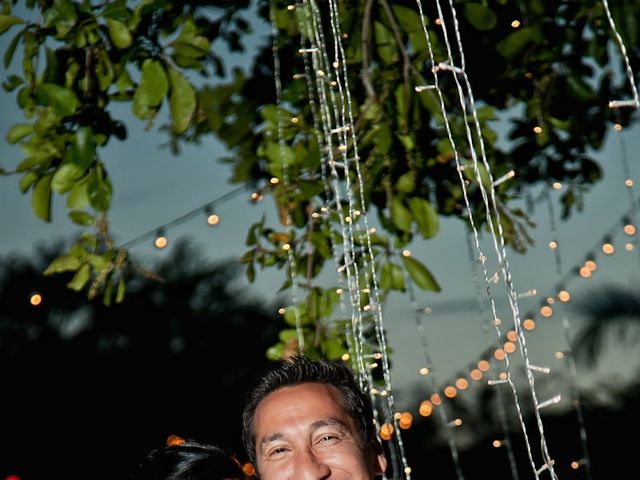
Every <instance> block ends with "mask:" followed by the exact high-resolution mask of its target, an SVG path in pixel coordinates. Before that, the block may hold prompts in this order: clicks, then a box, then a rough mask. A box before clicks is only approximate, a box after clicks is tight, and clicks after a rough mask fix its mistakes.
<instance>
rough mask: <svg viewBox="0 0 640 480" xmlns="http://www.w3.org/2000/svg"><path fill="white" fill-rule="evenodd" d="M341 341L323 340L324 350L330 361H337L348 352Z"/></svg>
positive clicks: (337, 339)
mask: <svg viewBox="0 0 640 480" xmlns="http://www.w3.org/2000/svg"><path fill="white" fill-rule="evenodd" d="M341 340H342V339H341V338H340V337H338V338H334V337H332V338H325V339H324V340H322V343H321V345H322V350H323V352H324V355H325V357H326V358H327V359H328V360H337V359H339V358H340V357H342V355H344V353H345V352H346V351H347V349H346V348H345V346H344V344H343V342H342V341H341Z"/></svg>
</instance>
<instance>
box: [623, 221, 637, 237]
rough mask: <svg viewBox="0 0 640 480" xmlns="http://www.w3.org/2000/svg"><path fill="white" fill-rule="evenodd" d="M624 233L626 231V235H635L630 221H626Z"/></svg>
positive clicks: (634, 229)
mask: <svg viewBox="0 0 640 480" xmlns="http://www.w3.org/2000/svg"><path fill="white" fill-rule="evenodd" d="M624 233H626V234H627V235H635V234H636V227H635V226H634V225H632V224H631V223H627V224H626V225H625V226H624Z"/></svg>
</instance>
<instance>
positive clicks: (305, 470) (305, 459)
mask: <svg viewBox="0 0 640 480" xmlns="http://www.w3.org/2000/svg"><path fill="white" fill-rule="evenodd" d="M295 462H296V464H295V465H296V466H295V470H296V473H295V480H323V479H327V478H329V477H330V476H331V469H330V468H329V465H327V464H326V463H325V462H324V461H323V460H322V458H321V457H319V456H318V455H316V454H315V453H314V452H313V451H312V450H305V451H302V452H299V453H298V455H296V460H295Z"/></svg>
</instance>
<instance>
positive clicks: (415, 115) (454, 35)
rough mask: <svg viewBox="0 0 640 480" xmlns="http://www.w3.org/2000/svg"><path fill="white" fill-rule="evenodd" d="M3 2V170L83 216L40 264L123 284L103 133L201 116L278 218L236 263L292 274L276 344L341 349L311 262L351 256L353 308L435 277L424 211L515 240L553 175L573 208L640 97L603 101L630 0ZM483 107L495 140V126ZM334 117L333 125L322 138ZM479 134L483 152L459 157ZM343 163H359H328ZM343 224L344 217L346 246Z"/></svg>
mask: <svg viewBox="0 0 640 480" xmlns="http://www.w3.org/2000/svg"><path fill="white" fill-rule="evenodd" d="M17 4H18V2H14V1H3V2H2V9H1V11H0V34H2V35H9V36H11V41H10V42H9V44H8V48H7V49H6V51H5V52H4V67H5V68H6V69H8V68H10V67H11V66H12V65H13V64H14V63H17V62H20V66H21V68H20V69H19V73H16V74H11V75H9V76H8V77H7V78H6V79H5V80H4V82H3V88H4V89H5V91H7V92H11V93H12V94H14V95H15V97H16V101H17V102H18V105H19V107H20V109H21V110H22V111H23V113H24V119H21V120H20V121H18V122H17V123H16V124H15V125H14V126H13V127H12V128H11V129H10V130H9V131H8V132H7V134H6V139H7V141H8V142H9V143H12V144H19V145H20V147H21V149H22V152H23V155H24V158H23V159H22V160H21V161H20V162H19V163H17V164H16V165H15V166H12V167H11V171H4V172H3V173H5V174H8V173H19V185H20V189H21V190H22V191H23V192H24V193H26V194H29V195H30V196H31V204H32V206H33V212H34V214H35V215H36V216H37V217H38V218H40V219H42V220H43V221H45V222H47V221H50V218H51V202H52V201H53V197H54V196H55V195H59V196H62V197H63V198H64V199H65V201H66V205H67V207H68V209H69V217H70V218H71V220H72V221H73V222H75V223H77V224H79V225H83V226H86V227H87V230H86V232H85V233H84V234H83V235H82V236H81V238H79V240H78V242H77V243H76V244H75V245H73V246H72V247H71V248H70V249H69V251H68V252H67V253H66V254H64V255H61V256H59V257H58V258H56V259H54V260H53V261H52V263H51V264H50V265H49V267H48V268H47V269H46V271H45V273H46V274H57V273H63V272H73V274H74V275H73V277H72V278H71V280H70V281H69V283H68V286H69V287H70V288H72V289H74V290H77V291H86V292H87V293H88V294H89V296H92V297H93V296H97V295H98V294H100V295H102V297H103V299H104V301H105V302H106V303H110V302H112V301H114V300H115V302H120V301H122V299H123V298H124V296H125V294H126V291H127V285H126V279H127V278H128V276H127V275H126V272H127V270H128V269H131V268H132V267H134V265H133V263H132V262H131V261H130V259H129V256H128V253H127V251H126V250H125V249H122V248H120V247H119V246H118V245H116V244H114V242H113V241H112V239H111V234H110V232H109V228H108V225H109V222H108V212H109V207H110V202H111V196H112V191H113V188H115V187H117V186H114V185H112V183H111V180H110V174H109V159H108V158H103V155H102V154H101V152H102V151H103V150H102V149H103V148H104V147H105V146H106V145H107V144H108V143H109V142H116V141H127V122H132V121H142V122H145V124H146V125H147V127H148V129H150V130H151V129H156V130H158V131H160V132H162V133H163V134H165V135H167V137H168V139H169V141H170V143H171V145H172V147H173V149H174V151H175V153H176V154H178V153H179V152H180V149H181V147H182V146H184V145H186V144H190V143H193V142H198V141H200V140H201V139H203V138H205V137H207V136H212V135H213V136H215V137H216V138H218V139H219V140H221V141H222V142H223V144H224V145H225V146H226V147H227V148H228V151H229V155H228V156H227V157H225V158H223V159H221V160H222V161H224V162H228V163H230V164H231V165H232V168H233V176H232V180H233V182H236V183H239V184H247V185H251V186H252V187H253V188H255V191H256V193H255V195H256V197H260V196H263V195H268V196H270V197H271V198H272V199H273V201H274V205H275V208H276V209H277V211H278V213H279V215H278V218H279V220H280V221H279V223H278V224H276V225H271V224H266V222H265V221H264V220H263V221H261V222H258V223H256V224H254V225H251V226H247V230H248V233H247V253H246V254H245V255H244V256H243V262H244V263H245V265H246V269H247V270H246V271H247V275H248V277H249V279H250V280H252V279H253V278H254V274H255V269H256V268H282V269H283V270H284V271H285V274H284V279H283V286H282V288H283V290H287V289H293V288H297V289H299V290H300V291H302V292H303V295H300V296H299V298H298V296H297V295H295V296H294V297H295V300H296V301H297V304H296V305H291V306H290V308H286V309H285V310H284V314H283V315H284V319H285V321H286V322H287V323H288V324H289V327H290V328H288V329H285V330H283V331H282V332H281V335H280V342H279V343H278V344H277V345H275V346H274V347H273V348H271V349H270V350H269V355H270V357H272V358H277V357H280V356H282V355H284V354H286V353H287V352H288V351H291V350H295V349H297V348H299V347H300V344H301V343H302V342H303V343H304V344H305V349H306V350H307V352H308V353H309V354H312V355H320V356H326V357H330V358H336V357H339V356H340V355H342V354H343V353H344V352H345V351H346V350H347V347H348V334H349V332H348V327H347V325H348V319H345V318H343V316H344V315H343V314H341V313H340V312H339V309H338V306H339V305H340V304H341V295H340V285H334V286H331V287H327V286H326V285H320V284H319V283H318V282H317V279H318V276H319V275H320V273H321V272H322V271H323V268H324V267H325V266H326V265H335V264H336V263H338V264H340V263H343V264H345V265H346V266H347V269H348V268H349V266H348V265H347V264H348V263H349V262H352V263H353V264H359V265H361V267H362V268H363V271H366V272H368V274H367V275H364V276H363V278H361V279H359V280H357V281H358V282H361V284H360V285H359V286H360V287H361V289H362V292H363V293H362V295H359V296H358V298H357V299H356V303H357V304H358V305H356V306H357V307H361V308H364V307H365V306H367V305H368V304H369V303H370V301H371V298H370V297H371V292H370V290H369V284H368V283H367V282H369V283H370V282H371V281H372V277H376V279H375V280H373V281H374V282H377V286H378V287H379V288H380V292H381V299H384V296H385V294H386V293H387V292H390V291H393V290H396V291H398V290H399V291H403V290H405V289H407V288H408V283H407V282H411V283H412V284H415V285H416V286H417V287H419V288H422V289H425V290H428V291H438V290H439V288H440V287H439V285H438V282H437V279H436V278H434V276H433V275H432V274H431V272H430V271H429V269H428V266H427V265H424V264H423V263H422V262H421V261H419V260H418V259H416V258H414V257H411V256H405V255H402V250H403V248H404V247H406V246H407V245H409V243H411V242H412V241H414V240H415V239H429V238H432V237H433V236H435V235H437V234H438V230H439V217H440V216H449V217H456V218H460V219H461V221H463V222H466V223H469V213H472V214H473V218H475V221H476V222H477V224H478V225H479V226H482V225H487V224H488V223H489V222H491V221H492V220H493V221H497V222H499V225H500V227H501V229H502V232H503V233H504V240H505V242H506V243H507V244H508V245H509V246H510V247H512V248H513V249H514V250H515V251H518V252H524V251H525V250H526V249H527V246H528V245H529V244H530V242H531V241H532V240H531V236H530V229H531V228H532V225H530V224H529V223H528V221H527V220H528V219H527V214H526V212H524V211H522V210H520V209H517V208H513V206H512V204H513V200H514V199H517V198H522V197H523V196H525V195H535V194H536V193H539V192H540V190H541V189H542V190H544V188H548V186H549V185H550V184H551V183H552V182H562V183H563V184H564V185H565V187H566V188H565V190H564V193H563V195H562V197H561V202H562V206H563V210H562V212H563V213H562V215H563V217H567V216H569V215H570V214H571V213H572V212H573V211H574V210H575V209H580V208H581V201H582V197H583V195H584V194H586V192H588V190H589V186H590V185H592V184H594V183H596V182H597V181H598V180H599V179H600V178H601V176H602V171H601V166H600V165H599V164H598V163H597V161H596V160H594V158H593V157H592V153H593V152H594V151H597V150H598V149H599V148H601V147H602V145H603V142H604V140H605V138H606V136H607V134H608V132H610V131H612V129H613V127H614V125H618V126H619V127H621V128H624V127H626V126H628V125H630V124H631V123H632V122H633V121H635V120H637V108H610V106H609V102H610V101H611V100H627V99H629V97H630V96H632V95H633V93H634V92H631V91H630V90H631V88H630V83H631V84H632V85H635V83H636V81H637V74H635V75H636V77H635V78H628V74H627V72H628V71H629V70H630V71H632V72H637V71H638V70H639V69H638V66H639V64H640V50H639V49H638V45H640V41H639V40H640V39H639V38H638V37H639V34H638V20H639V15H640V14H639V13H638V12H640V1H639V0H630V1H610V2H606V3H601V2H591V1H586V0H578V1H576V0H572V1H556V2H544V1H542V0H521V1H511V0H488V1H487V0H485V1H477V2H476V1H453V2H450V3H449V4H448V5H446V6H445V7H443V6H442V5H441V4H440V2H428V5H424V6H423V5H422V4H421V3H420V2H410V1H402V0H379V1H373V0H364V1H360V2H326V1H320V2H313V1H301V2H295V3H294V2H291V3H285V2H278V1H276V2H271V3H270V2H266V1H264V0H259V1H257V2H255V3H251V2H248V1H245V2H237V1H233V2H230V1H209V2H199V1H181V2H177V1H170V0H141V1H138V2H126V1H124V0H118V1H112V2H90V1H82V2H80V1H72V0H54V1H35V0H27V1H26V2H25V3H24V8H22V9H21V10H20V11H21V12H22V11H23V12H26V14H23V15H21V14H20V13H18V10H17V9H16V6H17ZM451 7H453V9H452V8H451ZM606 7H610V9H611V19H609V17H608V14H607V13H608V11H607V8H606ZM260 18H261V19H263V20H266V21H268V22H270V23H271V24H272V25H273V33H274V38H273V39H272V41H269V42H267V43H266V44H265V45H264V46H263V48H262V49H261V50H260V51H259V52H257V54H256V55H255V63H254V65H253V67H252V68H251V69H250V70H249V71H246V72H245V71H241V70H235V71H233V72H231V80H228V81H227V80H221V77H222V75H223V73H225V65H224V59H223V58H222V57H221V56H220V55H219V54H218V53H217V49H216V45H218V44H221V43H226V45H227V46H228V47H229V48H230V49H231V50H232V51H242V50H243V48H244V47H243V38H244V36H245V35H246V34H247V33H248V32H250V31H251V28H252V21H257V20H256V19H260ZM610 20H611V21H610ZM612 25H615V26H616V29H617V32H619V34H620V37H621V38H622V40H623V42H624V43H623V45H624V46H626V50H625V51H626V54H627V57H626V58H625V57H624V56H623V55H621V53H620V52H621V48H620V43H619V41H618V38H617V36H616V31H614V29H613V28H612ZM457 40H459V42H457ZM456 43H459V45H461V46H462V49H458V50H456V48H455V45H456ZM627 59H628V61H629V68H627V65H626V63H625V62H626V60H627ZM451 60H453V62H452V61H451ZM345 88H346V89H347V90H348V91H347V92H345V91H344V89H345ZM345 93H348V95H345ZM461 93H464V95H461ZM461 98H462V101H461V100H460V99H461ZM634 100H635V102H636V104H637V94H636V98H634ZM116 102H120V103H122V102H124V103H126V104H128V105H129V106H130V109H131V113H132V118H127V119H122V118H114V117H113V116H112V110H111V108H112V106H113V104H114V103H116ZM635 106H636V107H637V105H635ZM471 107H473V110H471ZM327 112H328V113H327ZM470 112H473V113H470ZM345 119H346V120H348V122H347V123H342V124H341V122H340V120H345ZM498 122H501V123H502V124H503V125H506V126H507V129H508V132H509V133H508V138H506V139H501V138H499V137H498V134H497V130H496V125H497V123H498ZM475 126H477V128H475ZM470 127H473V128H471V129H470ZM323 128H324V129H325V130H323ZM349 129H350V133H349V135H346V131H347V130H349ZM469 132H471V133H469ZM335 133H337V134H338V135H343V136H342V137H341V138H342V141H334V140H332V138H333V137H332V136H333V135H334V134H335ZM478 148H480V149H481V150H482V155H483V156H484V155H486V163H478V162H475V161H472V160H473V159H474V157H475V156H477V155H478V154H477V151H478ZM341 161H342V165H343V168H344V166H345V165H347V163H349V162H351V163H355V164H357V170H355V171H354V170H348V169H346V168H345V171H344V172H343V173H337V172H336V165H338V164H339V163H340V162H341ZM471 166H473V168H466V167H471ZM487 167H488V168H487ZM511 172H513V173H511ZM332 175H333V176H332ZM512 175H513V178H510V180H509V181H505V182H497V181H496V180H495V179H499V178H505V176H508V177H511V176H512ZM332 181H335V182H337V184H338V190H339V189H340V188H344V186H345V185H347V187H348V188H349V189H350V190H348V198H340V197H339V196H338V195H337V193H336V191H338V190H333V185H332V183H331V182H332ZM485 188H486V189H490V190H491V191H492V196H491V200H490V201H491V202H492V206H493V207H494V208H495V210H496V211H497V212H499V216H496V218H494V219H492V218H491V214H490V213H487V210H486V209H485V208H484V204H483V201H484V199H483V195H484V193H483V192H484V189H485ZM352 197H354V198H355V197H357V198H360V199H362V202H361V205H358V208H356V207H354V206H353V204H350V205H349V206H347V203H350V202H351V200H352ZM360 206H361V207H363V208H360ZM363 209H364V211H363ZM354 213H357V214H359V215H362V213H367V214H368V215H371V216H375V218H376V220H377V223H379V225H380V228H379V229H378V230H377V231H376V232H375V233H371V234H369V233H368V232H369V229H368V228H367V229H366V232H365V233H366V236H362V235H361V234H360V233H359V232H361V231H362V230H361V228H362V225H361V224H358V221H359V219H358V218H355V217H354ZM345 219H348V221H347V223H348V225H345ZM351 222H353V223H351ZM345 229H346V230H348V231H351V230H352V229H353V231H354V232H355V234H354V235H355V236H354V237H352V238H353V243H354V245H352V246H351V247H352V252H355V253H353V255H352V256H349V257H348V258H345V257H347V256H346V255H344V254H343V253H342V248H343V247H345V237H344V232H345ZM359 235H360V236H359ZM358 249H360V250H358ZM361 250H366V251H367V252H368V253H367V254H360V253H358V252H359V251H361ZM347 273H348V272H347ZM373 328H374V325H373V324H371V330H373ZM371 330H369V329H368V326H367V328H365V331H364V332H363V334H364V335H365V336H366V335H373V332H372V331H371Z"/></svg>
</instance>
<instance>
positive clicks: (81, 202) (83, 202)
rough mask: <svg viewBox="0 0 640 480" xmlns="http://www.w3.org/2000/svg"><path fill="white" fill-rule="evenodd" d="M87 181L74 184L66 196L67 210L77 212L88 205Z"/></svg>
mask: <svg viewBox="0 0 640 480" xmlns="http://www.w3.org/2000/svg"><path fill="white" fill-rule="evenodd" d="M87 186H88V181H87V180H86V179H83V180H82V181H80V182H75V183H74V184H73V186H72V187H71V190H70V191H69V193H68V194H67V208H69V209H70V210H79V209H81V208H85V207H86V206H87V205H89V192H88V191H87Z"/></svg>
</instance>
